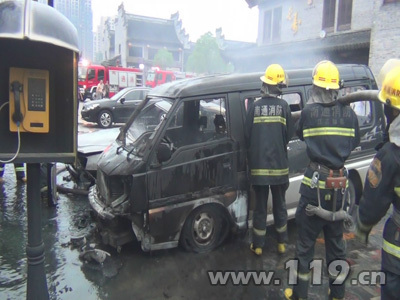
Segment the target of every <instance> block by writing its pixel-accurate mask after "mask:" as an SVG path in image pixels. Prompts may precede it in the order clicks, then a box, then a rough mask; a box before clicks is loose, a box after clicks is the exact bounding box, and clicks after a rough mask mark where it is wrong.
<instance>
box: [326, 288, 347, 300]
mask: <svg viewBox="0 0 400 300" xmlns="http://www.w3.org/2000/svg"><path fill="white" fill-rule="evenodd" d="M328 297H329V300H343V299H344V298H335V297H332V296H331V289H329V290H328Z"/></svg>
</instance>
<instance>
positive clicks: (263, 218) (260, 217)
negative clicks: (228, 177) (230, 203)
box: [253, 183, 289, 248]
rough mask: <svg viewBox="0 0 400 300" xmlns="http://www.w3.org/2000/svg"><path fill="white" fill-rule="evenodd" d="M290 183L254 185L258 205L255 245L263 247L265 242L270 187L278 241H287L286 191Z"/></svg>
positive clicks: (255, 223) (256, 208)
mask: <svg viewBox="0 0 400 300" xmlns="http://www.w3.org/2000/svg"><path fill="white" fill-rule="evenodd" d="M288 187H289V183H284V184H279V185H254V186H253V189H254V193H255V196H256V207H255V209H254V213H253V245H254V248H262V247H263V246H264V244H265V235H266V232H267V204H268V195H269V189H270V188H271V192H272V204H273V215H274V222H275V229H276V231H277V237H278V243H284V242H286V241H287V225H286V222H287V210H286V201H285V193H286V190H287V188H288Z"/></svg>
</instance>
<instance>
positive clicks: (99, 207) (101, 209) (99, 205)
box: [88, 185, 115, 220]
mask: <svg viewBox="0 0 400 300" xmlns="http://www.w3.org/2000/svg"><path fill="white" fill-rule="evenodd" d="M88 197H89V203H90V206H91V207H92V208H93V210H94V211H95V212H96V213H97V214H98V216H99V217H100V218H102V219H104V220H112V219H114V218H115V215H114V214H113V213H112V212H111V208H110V207H106V206H105V205H104V203H103V202H101V201H100V199H99V195H98V193H97V188H96V185H94V186H92V187H91V188H90V190H89V195H88Z"/></svg>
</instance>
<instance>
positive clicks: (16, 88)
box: [11, 81, 24, 124]
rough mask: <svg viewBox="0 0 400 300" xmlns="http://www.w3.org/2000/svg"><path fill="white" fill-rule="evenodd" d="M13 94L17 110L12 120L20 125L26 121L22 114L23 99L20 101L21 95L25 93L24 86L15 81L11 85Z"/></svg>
mask: <svg viewBox="0 0 400 300" xmlns="http://www.w3.org/2000/svg"><path fill="white" fill-rule="evenodd" d="M11 92H13V93H14V101H15V102H14V104H15V110H14V113H13V115H12V120H13V121H14V123H15V124H20V123H21V122H22V120H23V119H24V116H23V115H22V113H21V99H20V93H22V92H23V85H22V84H21V83H20V82H19V81H13V82H12V83H11Z"/></svg>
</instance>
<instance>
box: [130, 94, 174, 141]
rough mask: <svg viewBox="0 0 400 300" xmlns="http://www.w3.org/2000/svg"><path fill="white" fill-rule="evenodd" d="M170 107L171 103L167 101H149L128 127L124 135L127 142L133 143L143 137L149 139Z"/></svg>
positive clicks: (158, 99)
mask: <svg viewBox="0 0 400 300" xmlns="http://www.w3.org/2000/svg"><path fill="white" fill-rule="evenodd" d="M171 106H172V102H171V101H170V100H168V99H160V98H157V99H152V100H150V101H149V103H148V104H147V105H146V106H145V107H144V108H143V109H142V111H141V112H140V113H139V114H138V115H137V117H136V118H135V120H134V121H133V122H132V124H131V126H130V127H129V129H128V131H127V133H126V138H127V139H128V141H130V142H131V143H134V142H135V141H136V140H138V139H139V138H141V137H142V136H143V135H146V136H148V137H149V136H150V135H151V133H153V132H154V131H155V130H156V128H157V127H158V126H159V124H160V123H161V122H162V121H163V120H164V118H165V115H166V114H167V113H168V111H169V110H170V108H171ZM145 133H147V134H145Z"/></svg>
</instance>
